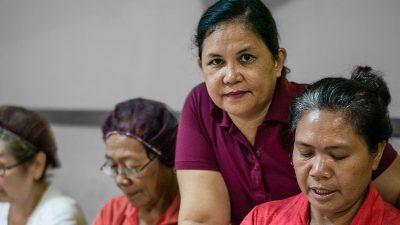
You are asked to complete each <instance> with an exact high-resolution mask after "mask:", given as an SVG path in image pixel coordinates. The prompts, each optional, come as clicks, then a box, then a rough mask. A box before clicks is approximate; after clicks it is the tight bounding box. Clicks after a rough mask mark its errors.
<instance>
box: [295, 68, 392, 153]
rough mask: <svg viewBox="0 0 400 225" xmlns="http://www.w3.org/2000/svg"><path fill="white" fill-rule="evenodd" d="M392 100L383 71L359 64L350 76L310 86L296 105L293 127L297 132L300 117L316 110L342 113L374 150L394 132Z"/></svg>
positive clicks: (326, 80) (372, 151)
mask: <svg viewBox="0 0 400 225" xmlns="http://www.w3.org/2000/svg"><path fill="white" fill-rule="evenodd" d="M390 100H391V97H390V93H389V89H388V87H387V85H386V83H385V81H384V80H383V79H382V77H381V74H380V72H378V71H375V70H373V69H372V68H371V67H369V66H358V67H356V68H355V69H354V70H353V72H352V75H351V79H345V78H325V79H322V80H320V81H318V82H316V83H314V84H312V85H311V86H309V87H308V88H307V89H306V91H305V92H304V93H303V94H302V95H301V96H300V97H299V98H297V99H296V101H295V103H294V104H293V107H292V123H291V128H292V131H295V129H296V127H297V123H298V122H299V120H300V119H301V117H302V116H303V115H304V114H306V113H307V112H310V111H313V110H326V111H331V112H337V113H341V114H342V115H343V118H344V119H346V120H347V121H348V122H349V123H350V124H352V126H353V128H354V130H355V131H356V132H357V133H358V134H359V135H360V136H361V137H363V139H364V140H365V142H366V143H367V145H368V147H369V151H370V153H374V152H375V151H376V150H377V146H378V143H379V142H381V141H386V140H388V139H389V138H390V137H391V135H392V127H391V124H390V118H389V113H388V108H387V106H388V105H389V103H390Z"/></svg>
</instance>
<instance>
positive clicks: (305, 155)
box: [300, 152, 314, 158]
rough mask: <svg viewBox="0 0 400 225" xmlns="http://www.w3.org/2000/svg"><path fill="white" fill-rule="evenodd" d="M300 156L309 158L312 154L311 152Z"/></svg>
mask: <svg viewBox="0 0 400 225" xmlns="http://www.w3.org/2000/svg"><path fill="white" fill-rule="evenodd" d="M300 155H301V156H303V157H304V158H310V157H312V156H313V155H314V154H313V153H311V152H300Z"/></svg>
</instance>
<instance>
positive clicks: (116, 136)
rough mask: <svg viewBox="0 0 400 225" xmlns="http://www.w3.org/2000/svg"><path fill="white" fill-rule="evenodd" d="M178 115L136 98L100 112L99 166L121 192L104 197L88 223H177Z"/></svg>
mask: <svg viewBox="0 0 400 225" xmlns="http://www.w3.org/2000/svg"><path fill="white" fill-rule="evenodd" d="M177 128H178V121H177V119H176V118H175V117H174V115H173V114H172V113H171V112H170V111H169V110H168V109H167V107H166V106H165V105H164V104H162V103H160V102H156V101H152V100H147V99H142V98H136V99H131V100H128V101H125V102H121V103H119V104H117V105H116V106H115V108H114V110H113V111H112V112H111V113H110V114H109V115H108V117H107V118H106V120H105V122H104V124H103V127H102V132H103V140H104V142H105V145H106V163H105V164H104V165H103V166H102V167H101V170H102V171H103V172H104V173H105V174H106V175H108V176H110V177H112V178H114V180H115V183H116V184H117V186H118V187H119V188H120V189H121V190H122V192H124V195H121V196H118V197H116V198H113V199H111V200H110V201H109V202H107V203H106V204H105V205H104V206H103V208H102V209H101V211H100V213H99V214H98V215H97V217H96V218H95V221H94V223H93V225H122V224H131V225H135V224H140V225H153V224H163V225H167V224H177V220H178V210H179V205H180V195H179V192H178V182H177V178H176V174H175V171H174V168H173V166H174V156H175V142H176V133H177Z"/></svg>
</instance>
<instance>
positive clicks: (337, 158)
mask: <svg viewBox="0 0 400 225" xmlns="http://www.w3.org/2000/svg"><path fill="white" fill-rule="evenodd" d="M332 158H333V159H334V160H342V159H345V158H347V155H332Z"/></svg>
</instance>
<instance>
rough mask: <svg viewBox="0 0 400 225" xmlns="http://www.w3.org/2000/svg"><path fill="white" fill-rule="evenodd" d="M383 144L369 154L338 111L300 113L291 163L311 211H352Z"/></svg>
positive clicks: (343, 212) (367, 181)
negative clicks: (376, 152) (373, 152)
mask: <svg viewBox="0 0 400 225" xmlns="http://www.w3.org/2000/svg"><path fill="white" fill-rule="evenodd" d="M384 145H385V144H384V143H381V144H379V147H378V149H379V150H378V154H374V155H371V154H370V153H369V151H368V146H367V144H366V142H365V141H364V139H363V138H362V137H361V136H360V135H358V134H357V133H356V132H355V130H354V129H353V127H352V126H351V125H350V124H349V123H348V122H347V121H346V120H345V119H343V117H342V115H341V114H340V113H335V112H330V111H323V110H322V111H320V110H314V111H311V112H308V113H306V114H305V115H303V117H302V118H301V119H300V121H299V123H298V125H297V129H296V134H295V144H294V149H293V166H294V169H295V172H296V177H297V182H298V183H299V186H300V188H301V190H302V192H303V193H304V195H305V196H307V198H308V200H309V202H310V205H311V213H312V215H313V214H318V213H320V214H321V213H322V214H323V215H328V216H340V215H343V214H345V213H348V212H356V211H357V209H358V207H360V205H361V203H362V201H363V197H364V194H365V192H366V190H367V187H368V184H369V182H370V180H371V175H372V170H374V169H376V168H377V166H378V163H379V160H380V156H381V153H382V151H383V148H384Z"/></svg>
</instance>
